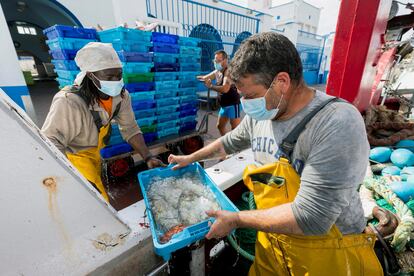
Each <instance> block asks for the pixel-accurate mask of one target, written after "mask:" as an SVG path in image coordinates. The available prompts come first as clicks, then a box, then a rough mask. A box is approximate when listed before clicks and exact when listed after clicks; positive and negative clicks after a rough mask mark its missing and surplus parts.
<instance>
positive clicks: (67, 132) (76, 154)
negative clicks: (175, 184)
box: [42, 42, 162, 201]
mask: <svg viewBox="0 0 414 276" xmlns="http://www.w3.org/2000/svg"><path fill="white" fill-rule="evenodd" d="M75 61H76V64H77V66H78V67H79V68H80V70H81V72H80V73H79V74H78V75H77V77H76V79H75V83H74V85H73V86H67V87H65V88H63V89H62V90H61V91H60V92H58V93H57V94H56V95H55V97H54V98H53V102H52V105H51V107H50V111H49V114H48V115H47V118H46V120H45V123H44V125H43V127H42V132H43V133H44V134H45V135H46V136H47V137H48V138H49V139H50V140H51V141H52V142H53V143H54V144H55V146H56V147H57V148H58V149H60V150H61V151H62V152H63V153H65V154H66V156H67V157H68V159H69V160H70V161H71V162H72V164H73V165H74V166H75V167H76V168H77V169H78V170H79V171H80V172H81V174H82V175H83V176H84V177H85V178H86V179H87V180H88V181H89V182H90V183H91V184H92V185H93V186H94V187H95V188H96V189H98V190H99V192H100V193H101V194H102V196H103V197H104V198H105V200H106V201H108V200H109V199H108V195H107V193H106V191H105V188H104V185H103V184H102V180H101V157H100V154H99V152H100V150H101V149H102V148H103V147H105V146H106V145H107V142H108V141H109V138H110V135H111V131H110V130H111V121H112V119H114V120H115V121H117V122H118V124H119V127H120V132H121V135H122V137H123V138H124V140H125V141H127V142H128V143H129V144H130V145H131V146H132V148H133V149H134V150H135V151H137V152H138V153H139V154H140V155H141V156H142V158H143V159H144V160H145V161H146V162H147V165H148V167H149V168H153V167H157V166H160V165H162V162H161V161H160V160H158V159H156V158H154V157H153V156H151V154H150V152H149V150H148V148H147V147H146V145H145V141H144V138H143V136H142V133H141V131H140V129H139V127H138V125H137V123H136V121H135V115H134V112H133V110H132V107H131V99H130V97H129V94H128V92H127V91H126V90H125V89H124V83H123V81H122V63H121V61H120V60H119V57H118V55H117V53H116V52H115V50H114V49H113V48H112V45H111V44H108V43H99V42H91V43H88V44H87V45H86V46H85V47H83V48H82V49H81V50H79V51H78V53H77V54H76V57H75Z"/></svg>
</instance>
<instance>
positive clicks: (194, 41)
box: [178, 36, 201, 47]
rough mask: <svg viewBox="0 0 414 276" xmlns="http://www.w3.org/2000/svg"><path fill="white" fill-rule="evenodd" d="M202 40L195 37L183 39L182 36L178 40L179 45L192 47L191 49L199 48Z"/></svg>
mask: <svg viewBox="0 0 414 276" xmlns="http://www.w3.org/2000/svg"><path fill="white" fill-rule="evenodd" d="M200 42H201V39H199V38H195V37H183V36H180V37H179V39H178V44H179V45H181V46H191V47H198V45H199V44H200Z"/></svg>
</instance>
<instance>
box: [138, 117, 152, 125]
mask: <svg viewBox="0 0 414 276" xmlns="http://www.w3.org/2000/svg"><path fill="white" fill-rule="evenodd" d="M156 122H157V116H154V117H148V118H140V119H137V123H138V125H139V126H150V125H153V124H155V123H156Z"/></svg>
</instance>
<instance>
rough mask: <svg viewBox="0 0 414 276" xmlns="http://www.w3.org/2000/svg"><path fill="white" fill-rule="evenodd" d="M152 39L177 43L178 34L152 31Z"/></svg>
mask: <svg viewBox="0 0 414 276" xmlns="http://www.w3.org/2000/svg"><path fill="white" fill-rule="evenodd" d="M152 41H153V42H161V43H171V44H177V43H178V35H171V34H164V33H158V32H153V33H152Z"/></svg>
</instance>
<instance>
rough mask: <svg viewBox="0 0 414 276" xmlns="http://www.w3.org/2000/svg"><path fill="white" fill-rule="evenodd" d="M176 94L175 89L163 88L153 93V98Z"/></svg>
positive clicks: (163, 97)
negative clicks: (163, 89)
mask: <svg viewBox="0 0 414 276" xmlns="http://www.w3.org/2000/svg"><path fill="white" fill-rule="evenodd" d="M175 96H177V91H175V90H172V91H170V90H165V91H157V92H156V93H155V99H156V100H158V99H165V98H171V97H175Z"/></svg>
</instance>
